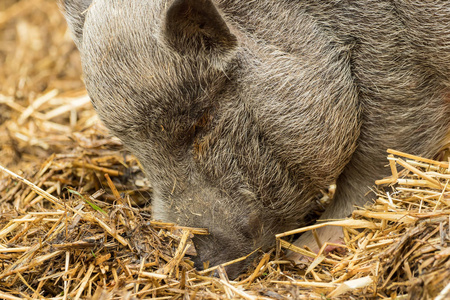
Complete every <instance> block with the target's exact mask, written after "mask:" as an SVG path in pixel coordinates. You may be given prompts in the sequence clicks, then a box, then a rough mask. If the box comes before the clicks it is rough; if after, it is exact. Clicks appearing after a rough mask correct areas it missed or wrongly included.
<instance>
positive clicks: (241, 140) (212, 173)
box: [62, 0, 450, 277]
mask: <svg viewBox="0 0 450 300" xmlns="http://www.w3.org/2000/svg"><path fill="white" fill-rule="evenodd" d="M62 6H63V8H64V11H65V16H66V19H67V22H68V25H69V28H70V30H71V32H72V34H73V37H74V41H75V43H76V45H77V47H78V49H79V51H80V53H81V60H82V67H83V74H84V80H85V84H86V88H87V91H88V93H89V95H90V97H91V99H92V103H93V106H94V108H95V109H96V111H97V112H98V115H99V116H100V118H101V120H102V121H103V122H104V124H105V125H106V126H107V127H108V128H109V129H110V130H111V132H112V133H113V134H115V135H116V136H117V137H119V138H120V139H121V140H122V141H123V143H124V145H126V147H127V148H128V149H129V150H130V151H131V152H132V153H133V154H134V155H135V156H136V157H137V158H138V159H139V161H140V162H141V163H142V166H143V167H144V169H145V172H146V174H147V176H148V178H149V179H150V180H151V182H152V185H153V189H154V194H153V199H152V210H153V217H154V218H155V219H159V220H163V221H167V222H175V223H178V224H181V225H184V226H192V227H202V228H207V229H208V230H209V233H210V234H209V235H205V236H200V235H198V236H194V238H193V242H194V245H195V248H196V250H197V254H198V262H204V261H209V262H210V265H211V266H213V265H217V264H221V263H223V262H226V261H229V260H232V259H235V258H238V257H241V256H244V255H247V254H248V253H250V252H252V251H253V250H254V249H257V248H260V249H262V250H263V251H265V250H267V249H269V248H270V247H271V246H273V245H274V243H275V238H274V235H275V234H277V233H280V232H284V231H287V230H291V229H295V228H299V227H302V226H305V225H306V224H310V223H311V222H313V221H314V218H315V217H314V215H313V214H312V213H311V212H313V211H315V210H317V208H318V205H319V204H318V201H317V195H318V194H320V191H322V190H324V189H326V188H327V187H328V186H330V185H331V184H333V183H334V182H336V184H337V190H336V194H335V197H334V199H333V200H332V201H331V203H330V204H329V205H328V206H327V207H326V209H325V212H324V213H323V215H322V216H321V218H322V219H330V218H343V217H346V216H348V215H349V214H351V212H352V209H353V208H354V206H355V205H359V206H361V205H364V203H366V202H367V201H368V200H370V196H366V192H367V191H368V189H369V187H370V186H371V185H373V183H374V180H376V179H379V178H382V177H383V176H385V175H387V173H388V169H387V168H385V166H384V165H385V164H386V149H387V148H394V149H397V150H401V151H405V152H409V153H412V154H416V155H423V156H433V155H435V154H436V153H437V152H438V151H439V149H440V147H441V146H442V145H443V143H444V141H445V138H446V135H447V133H448V129H449V122H450V27H449V24H450V4H449V2H447V1H433V0H431V1H422V0H412V1H403V0H389V1H387V0H360V1H351V0H342V1H340V0H336V1H321V0H298V1H293V0H258V1H238V0H151V1H125V0H94V1H92V0H63V2H62ZM318 233H319V237H320V239H321V240H322V242H326V241H335V240H336V239H337V238H338V237H339V236H340V235H342V233H339V232H338V231H337V229H335V228H323V229H321V230H320V231H319V232H318ZM298 243H299V244H304V243H306V244H307V245H309V246H311V247H314V245H315V242H313V239H312V236H311V235H308V234H305V235H303V236H301V237H300V239H299V241H298ZM296 258H298V257H296ZM247 265H248V260H247V261H244V262H243V263H240V264H234V265H231V266H229V267H227V272H228V275H229V276H230V277H235V276H237V275H238V274H239V273H240V272H241V271H242V270H244V269H245V268H246V266H247Z"/></svg>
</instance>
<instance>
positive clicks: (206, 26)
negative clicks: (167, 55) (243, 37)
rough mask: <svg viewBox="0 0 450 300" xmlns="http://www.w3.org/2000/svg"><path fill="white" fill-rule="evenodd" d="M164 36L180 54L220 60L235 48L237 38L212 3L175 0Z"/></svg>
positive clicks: (168, 16) (166, 22) (205, 0)
mask: <svg viewBox="0 0 450 300" xmlns="http://www.w3.org/2000/svg"><path fill="white" fill-rule="evenodd" d="M163 34H164V37H165V39H166V40H167V41H168V43H169V45H170V46H172V47H173V48H174V49H175V50H176V51H178V52H180V53H181V54H188V53H192V54H202V52H203V53H205V54H206V55H211V56H215V57H216V58H220V59H223V58H224V57H226V56H229V54H231V53H233V52H234V51H233V50H234V49H235V48H236V46H237V39H236V36H234V35H233V34H232V33H231V32H230V29H229V28H228V26H227V24H226V23H225V20H224V19H223V18H222V16H221V15H220V13H219V12H218V11H217V9H216V7H215V6H214V4H213V3H212V2H211V0H175V1H174V2H173V3H172V5H171V6H170V7H169V9H168V10H167V13H166V17H165V22H164V28H163ZM210 58H213V57H210Z"/></svg>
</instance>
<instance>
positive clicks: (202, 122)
mask: <svg viewBox="0 0 450 300" xmlns="http://www.w3.org/2000/svg"><path fill="white" fill-rule="evenodd" d="M210 121H211V115H210V114H209V111H205V112H204V113H203V114H202V115H201V117H200V118H198V119H197V121H196V122H195V123H194V125H193V126H192V127H191V129H190V131H189V135H190V136H192V137H195V136H197V135H198V133H199V132H200V131H201V130H202V129H204V128H205V127H207V126H208V125H209V123H210Z"/></svg>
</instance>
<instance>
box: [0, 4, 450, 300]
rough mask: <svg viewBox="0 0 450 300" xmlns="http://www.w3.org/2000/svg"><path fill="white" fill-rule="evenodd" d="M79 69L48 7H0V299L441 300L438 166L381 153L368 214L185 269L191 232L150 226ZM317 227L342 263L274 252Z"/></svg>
mask: <svg viewBox="0 0 450 300" xmlns="http://www.w3.org/2000/svg"><path fill="white" fill-rule="evenodd" d="M79 65H80V64H79V57H78V54H77V52H76V50H75V48H74V46H73V43H72V41H71V39H70V36H69V35H68V32H67V30H66V27H65V23H64V20H63V18H62V16H61V14H60V13H59V11H58V9H57V6H56V4H55V2H54V1H49V0H48V1H47V0H33V1H30V0H27V1H25V0H22V1H12V0H3V1H2V2H1V3H0V82H1V86H0V165H1V166H2V167H1V168H0V298H1V299H144V298H154V299H325V298H335V299H352V298H353V299H374V298H375V299H449V298H450V279H449V278H450V259H449V257H450V227H449V222H450V196H449V195H450V185H449V180H450V172H449V164H448V162H438V161H431V160H427V159H423V158H420V157H413V156H410V155H407V154H404V153H399V152H396V151H390V153H391V154H390V155H389V164H390V167H391V170H392V174H393V175H392V177H390V178H387V179H384V180H380V181H379V182H378V183H379V184H381V185H382V186H385V187H386V191H385V190H384V189H383V188H382V187H380V188H379V189H378V190H376V191H375V192H376V198H377V199H376V201H375V203H374V204H373V205H372V206H370V207H366V208H361V209H357V210H356V211H354V213H353V216H352V218H349V219H346V220H340V221H331V222H328V223H325V224H318V225H314V226H310V227H308V228H302V229H299V230H296V231H293V232H288V233H284V234H280V235H278V237H277V240H278V248H277V249H273V251H271V252H269V253H265V254H261V255H259V258H258V259H257V260H256V261H255V262H254V266H253V267H252V268H251V269H250V270H249V272H248V274H243V275H242V276H241V277H240V278H238V280H236V281H230V280H229V279H228V277H227V275H226V272H225V270H224V268H223V267H216V268H211V269H208V270H205V271H202V272H197V271H196V270H195V269H194V268H193V264H192V262H191V261H190V260H189V259H188V257H187V256H185V255H186V254H189V253H191V252H192V243H191V241H190V237H191V235H192V234H194V233H195V234H205V232H204V230H202V229H195V228H184V227H180V226H176V225H175V224H166V223H161V222H155V221H152V220H151V216H150V213H149V207H148V203H147V199H149V198H150V196H149V195H150V193H151V188H150V187H149V184H148V182H147V181H146V179H145V178H144V176H143V174H142V172H141V170H140V168H139V163H138V162H137V161H136V159H135V158H134V157H133V156H131V155H130V154H128V153H127V152H126V151H124V150H123V149H122V145H121V144H120V142H119V141H118V140H117V139H115V138H113V137H111V136H110V135H109V133H108V132H107V130H105V128H103V126H102V125H101V124H100V123H99V121H98V118H97V117H96V115H95V113H94V112H93V110H92V107H91V106H90V104H89V99H88V98H87V96H86V93H85V91H84V90H83V84H82V82H81V79H80V74H81V71H80V69H79ZM399 170H401V171H399ZM388 185H389V186H392V189H391V188H387V186H388ZM320 226H340V227H342V228H343V229H344V233H345V249H346V251H345V253H341V252H334V253H331V254H329V255H327V256H325V255H324V254H322V251H321V252H319V254H315V253H311V252H310V251H308V249H303V248H298V247H297V248H295V247H293V246H292V245H291V244H289V243H288V242H287V241H285V240H284V237H286V236H288V235H291V234H294V233H298V232H301V231H306V230H314V229H315V228H318V227H320ZM326 246H327V244H325V245H322V249H324V247H326ZM282 248H290V249H292V250H296V251H299V252H301V253H303V254H304V255H305V256H306V257H311V261H310V262H308V263H305V264H301V265H294V264H292V262H290V261H287V260H285V259H284V258H283V257H282V256H279V255H277V254H279V253H282V252H280V251H279V250H280V249H282ZM275 250H278V251H275ZM212 271H215V273H216V274H217V277H216V276H211V273H212Z"/></svg>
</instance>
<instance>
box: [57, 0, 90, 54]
mask: <svg viewBox="0 0 450 300" xmlns="http://www.w3.org/2000/svg"><path fill="white" fill-rule="evenodd" d="M91 3H92V0H61V2H60V6H62V7H63V9H64V15H65V17H66V20H67V24H68V25H69V29H70V31H71V32H72V36H73V40H74V42H75V44H76V45H77V47H78V48H80V47H81V41H82V39H83V26H84V19H85V15H86V11H87V9H88V8H89V6H90V5H91Z"/></svg>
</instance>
